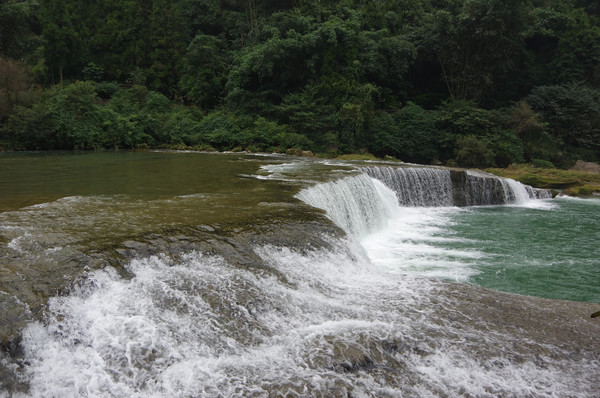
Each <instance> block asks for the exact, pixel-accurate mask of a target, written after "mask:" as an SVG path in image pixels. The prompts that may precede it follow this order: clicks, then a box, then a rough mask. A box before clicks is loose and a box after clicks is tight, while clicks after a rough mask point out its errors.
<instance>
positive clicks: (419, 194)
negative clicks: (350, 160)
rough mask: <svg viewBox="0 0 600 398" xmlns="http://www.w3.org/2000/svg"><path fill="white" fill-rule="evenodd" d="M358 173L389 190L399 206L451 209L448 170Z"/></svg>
mask: <svg viewBox="0 0 600 398" xmlns="http://www.w3.org/2000/svg"><path fill="white" fill-rule="evenodd" d="M361 170H362V171H363V172H364V173H366V174H368V175H370V176H371V177H373V178H376V179H378V180H380V181H382V182H383V183H384V184H385V185H386V186H388V187H389V188H391V189H392V190H393V191H394V192H395V193H396V196H397V197H398V202H399V203H400V205H401V206H410V207H419V206H452V205H453V198H452V181H451V179H450V170H445V169H434V168H421V167H414V168H394V167H365V168H363V169H361Z"/></svg>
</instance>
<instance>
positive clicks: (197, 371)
mask: <svg viewBox="0 0 600 398" xmlns="http://www.w3.org/2000/svg"><path fill="white" fill-rule="evenodd" d="M138 155H141V156H142V157H143V154H138ZM173 155H175V156H177V155H178V154H162V155H161V154H159V155H156V154H154V155H153V156H152V158H153V159H152V161H153V162H160V161H161V158H162V157H163V156H164V157H165V158H166V159H168V163H169V164H171V165H173V166H174V167H175V170H186V169H188V168H189V167H194V168H195V169H197V170H213V171H214V170H215V166H210V165H216V164H219V166H218V167H219V168H220V169H221V173H224V174H223V176H222V184H221V185H219V184H218V181H219V177H218V175H217V174H215V173H212V172H210V173H209V172H208V171H206V173H207V174H209V175H206V176H205V177H204V178H205V180H204V181H200V180H198V179H197V177H190V178H191V179H189V180H187V182H188V186H187V187H186V188H177V189H176V190H175V192H171V193H169V192H170V191H169V189H166V188H165V186H164V185H163V186H162V188H161V189H160V190H159V191H157V192H149V194H148V195H139V194H135V195H134V194H133V193H132V192H131V191H128V192H127V193H122V194H119V193H117V194H114V193H110V194H109V193H103V192H104V191H105V188H89V187H88V188H87V189H89V190H90V191H94V192H93V194H89V193H87V194H85V193H83V192H74V193H75V194H76V195H74V196H67V197H61V198H58V199H56V200H54V201H47V202H42V203H39V204H35V205H33V206H29V207H24V208H17V209H11V210H10V211H5V212H3V213H0V252H1V253H2V260H0V265H1V266H2V267H3V268H2V272H3V273H2V274H0V276H1V277H2V278H3V279H2V290H3V292H2V293H3V296H2V297H4V296H6V297H9V296H10V297H14V299H15V300H21V301H20V302H21V304H22V305H24V306H26V305H31V308H32V309H33V312H32V313H30V314H29V315H27V317H28V318H27V319H28V321H27V322H26V323H25V324H24V327H23V329H22V330H21V336H22V340H21V341H20V343H19V350H16V351H15V352H14V353H12V354H10V353H9V351H7V350H6V349H4V350H3V351H2V353H1V354H0V364H1V367H0V382H1V383H2V386H1V387H2V388H0V396H3V394H4V395H6V396H15V397H37V396H60V397H78V396H90V397H91V396H94V397H95V396H131V397H147V396H155V397H186V396H206V397H215V396H216V397H230V396H240V397H242V396H243V397H246V396H323V397H325V396H369V397H371V396H372V397H381V396H383V397H386V396H388V397H398V396H406V397H412V396H476V397H488V396H489V397H492V396H493V397H496V396H519V397H521V396H523V397H540V396H543V397H568V396H573V397H575V396H577V397H593V396H595V394H596V392H597V389H596V387H595V386H597V385H598V383H600V362H599V359H600V358H599V356H600V348H599V347H598V340H597V335H598V334H597V332H600V327H598V326H597V325H595V324H593V323H592V324H591V323H590V320H589V313H590V309H591V308H592V307H591V306H590V305H589V304H586V303H571V302H548V301H544V300H540V299H535V298H527V297H523V296H516V295H509V294H502V293H498V292H489V291H487V290H483V289H480V288H478V287H475V286H472V285H470V284H471V283H478V284H481V285H483V286H489V285H492V284H493V283H498V286H492V287H496V288H497V289H500V290H506V291H517V292H520V293H524V294H530V295H531V294H533V295H538V296H545V295H546V296H548V295H549V294H550V295H551V294H555V293H556V292H561V293H560V294H561V295H564V296H566V297H562V296H561V297H560V298H567V299H581V300H583V301H595V302H600V299H599V297H598V290H595V289H597V286H595V284H594V283H593V282H590V283H585V282H586V281H590V280H592V279H593V277H592V275H593V273H594V270H597V266H598V262H597V261H598V258H600V253H598V252H597V249H596V248H595V246H594V243H593V242H595V241H596V240H597V239H598V238H600V236H598V230H597V228H595V225H597V221H598V220H597V217H598V215H597V212H596V210H597V206H595V205H594V204H591V203H590V202H582V201H570V200H563V199H561V200H533V199H532V197H533V196H534V195H535V196H536V197H537V193H535V194H534V193H532V192H528V190H527V188H526V187H523V186H520V185H519V184H518V183H514V182H510V181H504V180H503V181H501V182H500V185H501V186H510V185H512V188H511V190H510V191H509V190H508V188H502V189H503V191H502V192H504V193H506V192H512V196H511V195H508V194H506V195H504V196H505V197H508V198H509V199H508V200H509V201H510V202H511V203H512V204H511V205H508V206H479V207H461V208H459V207H453V206H449V205H447V203H446V204H445V202H442V203H439V204H437V205H435V206H422V204H421V205H418V206H417V205H415V204H414V203H413V204H412V205H410V206H407V205H401V203H402V202H401V201H399V200H398V198H399V195H398V190H399V189H400V188H399V187H398V186H396V187H394V186H393V185H387V184H386V182H385V180H380V179H375V178H373V177H372V175H371V174H372V173H369V175H367V174H365V173H364V172H362V171H361V169H360V167H362V166H363V165H360V167H357V166H356V165H353V164H347V163H346V164H343V163H335V162H330V161H328V162H323V161H312V160H307V159H298V160H295V159H293V158H281V159H280V158H277V157H275V158H269V157H247V158H245V157H239V158H238V157H237V156H235V157H234V156H229V157H223V158H219V157H214V155H212V156H213V157H209V158H208V159H207V161H209V163H203V161H204V159H203V157H202V155H199V154H195V156H194V155H193V154H185V156H184V157H183V158H182V162H183V163H184V165H179V164H178V161H177V158H173V157H172V156H173ZM189 155H192V156H189ZM110 156H111V157H112V159H113V160H114V159H117V160H118V159H120V158H119V156H115V155H110ZM127 159H128V161H132V160H134V159H132V158H127ZM0 160H1V159H0ZM91 160H94V161H98V160H99V158H96V159H91ZM44 161H48V159H45V160H44ZM79 161H83V159H82V158H80V159H79ZM221 161H226V162H227V163H228V165H221V164H220V163H219V162H221ZM33 162H35V161H33ZM135 162H140V163H144V161H143V159H135ZM211 162H212V163H211ZM207 167H208V168H207ZM211 167H212V168H211ZM371 167H372V166H371V165H369V168H371ZM226 170H227V171H226ZM382 170H384V171H385V172H386V173H388V174H389V173H390V172H391V171H393V170H388V169H387V166H385V167H384V168H382ZM21 172H22V173H23V171H21ZM165 173H166V171H165ZM395 173H396V172H394V174H395ZM406 173H408V174H412V175H413V176H414V175H416V174H419V175H421V173H425V172H414V171H407V172H406ZM435 173H436V175H438V174H440V173H438V172H437V171H436V172H435ZM132 174H135V173H133V172H132ZM442 174H443V173H442ZM436 178H437V177H436ZM486 183H487V181H486ZM193 184H196V185H193ZM420 184H421V186H422V187H423V189H429V187H428V186H427V178H421V182H420ZM423 184H424V185H423ZM67 185H68V184H67ZM125 185H127V183H126V184H125ZM159 186H160V185H159ZM174 186H177V184H175V185H174ZM208 188H210V189H208ZM44 189H46V188H44ZM61 189H64V187H63V188H61ZM111 189H112V190H114V191H117V192H118V191H119V189H118V187H114V186H113V187H111ZM146 189H148V187H146ZM514 192H517V194H515V193H514ZM523 192H525V194H523ZM46 194H48V193H45V195H46ZM428 195H429V196H431V195H430V194H428ZM519 195H527V198H526V197H525V196H519ZM26 196H27V193H25V192H23V193H21V194H20V196H19V197H20V198H22V200H23V201H24V202H30V201H31V200H30V199H27V197H26ZM454 196H455V195H453V198H454ZM422 197H427V195H422ZM431 197H435V195H433V196H431ZM1 199H2V198H0V202H1ZM2 203H9V201H7V202H2ZM315 208H316V209H322V211H323V214H324V216H325V217H327V218H328V219H329V220H331V222H332V223H334V224H336V225H337V226H339V227H340V228H341V229H342V230H344V231H345V232H346V235H343V234H341V233H337V232H335V228H333V227H332V226H330V225H329V224H328V223H327V220H326V219H324V218H322V216H321V215H320V213H319V210H315ZM594 217H596V218H594ZM582 219H583V220H582ZM111 220H114V221H111ZM557 226H560V228H557ZM307 231H310V236H307V233H308V232H307ZM561 242H563V243H565V245H561V244H559V243H561ZM566 243H568V244H569V245H579V246H577V248H575V247H573V246H570V247H569V249H564V247H566ZM540 253H542V254H540ZM9 258H10V259H11V260H10V261H8V259H9ZM69 264H70V265H69ZM78 264H79V267H80V268H82V269H81V270H79V271H75V270H76V269H77V266H78ZM67 265H68V266H67ZM36 267H38V268H39V269H37V270H36ZM569 267H571V268H569ZM547 270H550V272H546V271H547ZM33 271H35V272H33ZM11 272H12V274H11ZM15 272H18V273H19V275H21V276H20V277H18V276H16V274H15ZM68 272H70V273H68ZM30 274H31V275H32V276H30ZM52 274H56V276H55V277H54V279H52V278H51V275H52ZM8 275H13V276H11V278H14V279H12V280H16V279H18V278H21V279H23V280H27V278H30V277H31V278H32V279H35V278H38V279H40V276H41V279H44V280H48V282H47V283H58V282H56V281H58V280H59V279H65V276H66V275H70V276H69V277H68V278H67V279H68V281H67V282H68V283H66V282H63V283H66V285H67V286H68V288H64V287H63V288H64V289H65V293H63V294H51V295H49V297H48V299H47V302H46V304H45V306H44V307H43V314H41V315H36V314H37V312H36V309H35V307H34V306H33V304H27V303H34V301H32V300H33V299H31V298H30V297H29V296H27V295H24V294H21V293H19V292H18V291H16V290H9V289H8V287H9V283H8V282H10V280H11V279H8ZM527 278H529V279H527ZM446 280H451V281H459V282H463V283H461V284H450V283H447V282H444V281H446ZM522 280H525V282H523V283H521V282H520V281H522ZM578 280H579V281H578ZM582 281H583V282H582ZM465 282H466V283H465ZM499 282H501V283H499ZM17 286H25V285H17ZM57 286H58V285H57ZM532 287H533V289H531V288H532ZM35 289H38V291H41V289H42V286H38V285H34V289H32V294H33V292H34V291H35ZM527 289H530V291H527ZM4 290H6V291H4ZM48 290H49V291H51V290H52V289H51V288H48ZM521 290H524V291H521ZM576 291H585V294H582V295H579V296H578V295H577V294H576V293H575V292H576ZM19 294H21V295H19ZM2 297H0V305H7V304H6V303H8V302H9V301H8V300H4V299H2ZM28 300H29V301H28ZM3 308H8V307H3ZM578 313H581V315H577V314H578ZM550 320H551V321H550ZM17 351H18V352H17ZM11 374H13V375H15V376H14V377H15V378H16V380H12V379H10V378H9V375H11ZM11 377H12V376H11ZM11 386H17V387H11ZM19 386H20V387H19Z"/></svg>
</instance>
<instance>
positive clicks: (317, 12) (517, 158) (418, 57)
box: [0, 0, 600, 168]
mask: <svg viewBox="0 0 600 398" xmlns="http://www.w3.org/2000/svg"><path fill="white" fill-rule="evenodd" d="M159 147H160V148H175V149H198V150H220V151H222V150H228V151H231V150H233V151H269V152H288V153H299V151H312V152H313V153H317V154H327V155H329V156H336V155H341V154H346V153H359V154H373V155H374V156H377V157H385V156H388V157H392V158H396V159H399V160H402V161H405V162H416V163H424V164H444V165H450V166H464V167H506V166H508V165H509V164H512V163H523V162H533V163H535V164H538V165H542V166H546V167H560V168H567V167H570V166H571V165H572V164H573V163H574V162H575V161H576V160H578V159H581V160H585V161H598V160H599V159H600V3H599V2H598V1H596V0H502V1H501V0H421V1H418V0H370V1H367V0H342V1H329V0H265V1H258V0H220V1H219V0H172V1H167V0H103V1H98V0H84V1H75V0H60V1H58V0H44V1H36V0H0V148H1V149H3V150H60V149H75V150H87V149H96V150H99V149H103V148H108V149H113V148H119V149H127V148H159Z"/></svg>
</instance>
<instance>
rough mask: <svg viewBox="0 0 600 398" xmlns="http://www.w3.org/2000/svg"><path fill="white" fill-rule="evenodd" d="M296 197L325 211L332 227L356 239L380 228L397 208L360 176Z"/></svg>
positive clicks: (375, 183) (387, 191)
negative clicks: (339, 228)
mask: <svg viewBox="0 0 600 398" xmlns="http://www.w3.org/2000/svg"><path fill="white" fill-rule="evenodd" d="M296 197H297V198H298V199H300V200H302V201H303V202H305V203H306V204H309V205H311V206H313V207H316V208H318V209H322V210H325V212H326V214H327V216H328V217H330V218H331V219H332V221H333V222H334V223H336V224H337V225H338V226H339V227H341V228H342V229H343V230H344V231H346V232H347V233H349V234H350V235H353V236H356V237H360V236H365V235H367V234H369V233H372V232H374V231H376V230H378V229H381V228H382V227H384V226H385V225H386V222H387V220H388V219H389V218H390V217H391V216H392V215H393V213H394V212H395V210H396V208H397V207H398V205H397V203H396V198H395V196H394V193H393V192H392V191H390V189H389V188H387V187H385V186H384V185H383V183H381V182H380V181H378V180H375V179H373V178H370V177H368V176H366V175H364V174H360V175H357V176H353V177H346V178H343V179H340V180H338V181H332V182H328V183H323V184H317V185H315V186H313V187H310V188H306V189H303V190H302V191H300V192H299V193H298V194H297V195H296Z"/></svg>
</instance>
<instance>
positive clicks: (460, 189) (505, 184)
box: [361, 167, 551, 207]
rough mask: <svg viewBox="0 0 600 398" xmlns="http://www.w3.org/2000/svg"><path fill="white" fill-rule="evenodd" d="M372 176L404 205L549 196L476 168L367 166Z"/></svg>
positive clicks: (519, 201) (468, 203) (516, 201)
mask: <svg viewBox="0 0 600 398" xmlns="http://www.w3.org/2000/svg"><path fill="white" fill-rule="evenodd" d="M361 170H362V171H363V172H364V173H366V174H368V175H369V176H371V177H373V178H376V179H378V180H380V181H382V182H383V183H384V184H385V185H386V186H388V187H389V188H391V189H392V190H393V191H394V192H395V193H396V196H397V198H398V202H399V204H400V205H401V206H420V207H443V206H486V205H502V204H519V205H521V204H524V203H526V202H528V201H529V200H531V199H542V198H549V197H550V196H551V195H550V193H549V192H548V191H545V190H535V189H533V188H531V187H528V186H525V185H523V184H521V183H520V182H517V181H514V180H512V179H508V178H501V177H496V176H492V175H491V174H485V173H480V172H473V171H459V170H449V169H436V168H427V167H365V168H362V169H361Z"/></svg>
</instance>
